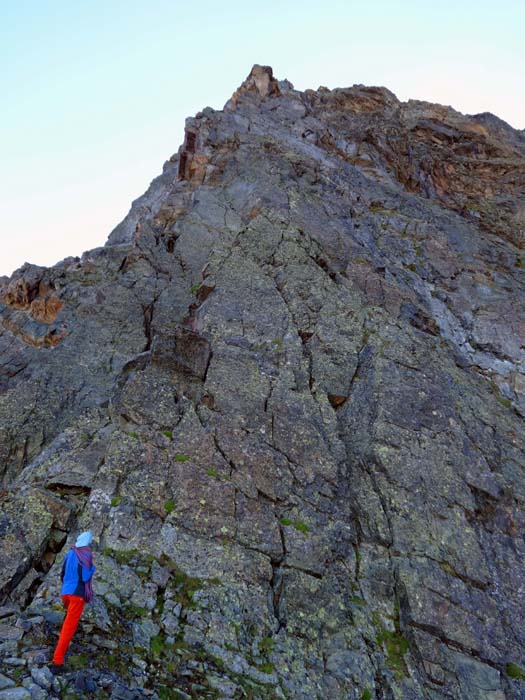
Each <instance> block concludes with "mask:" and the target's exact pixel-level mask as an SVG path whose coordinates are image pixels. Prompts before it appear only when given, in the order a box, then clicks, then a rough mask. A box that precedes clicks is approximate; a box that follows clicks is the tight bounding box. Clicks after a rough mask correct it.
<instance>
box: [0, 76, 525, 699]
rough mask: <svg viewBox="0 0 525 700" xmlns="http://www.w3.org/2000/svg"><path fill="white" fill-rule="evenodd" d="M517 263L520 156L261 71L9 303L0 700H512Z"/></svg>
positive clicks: (0, 389)
mask: <svg viewBox="0 0 525 700" xmlns="http://www.w3.org/2000/svg"><path fill="white" fill-rule="evenodd" d="M524 247H525V135H524V133H523V132H519V131H516V130H514V129H512V128H511V127H510V126H508V125H507V124H506V123H505V122H503V121H501V120H500V119H498V118H497V117H495V116H493V115H491V114H478V115H475V116H464V115H462V114H459V113H458V112H456V111H454V110H453V109H452V108H450V107H442V106H439V105H433V104H428V103H426V102H419V101H413V100H410V101H409V102H400V101H399V100H398V99H397V98H396V97H395V95H393V94H392V93H391V92H389V91H388V90H387V89H385V88H377V87H364V86H362V85H356V86H354V87H352V88H341V89H334V90H329V89H327V88H323V87H320V88H319V89H317V90H306V91H304V92H300V91H298V90H295V89H294V88H293V85H292V84H291V83H290V82H288V81H287V80H282V81H279V80H277V79H276V78H275V77H274V76H273V74H272V70H271V68H269V67H266V66H254V67H253V69H252V71H251V73H250V75H249V76H248V78H247V79H246V80H245V82H244V83H243V84H242V85H241V86H240V88H239V89H238V90H237V91H236V92H235V93H234V94H233V96H232V97H231V99H230V100H229V101H228V102H227V103H226V105H225V107H224V109H223V110H222V111H216V110H213V109H211V108H206V109H204V110H203V111H202V112H200V113H198V114H197V115H196V116H195V117H194V118H191V119H188V120H187V123H186V133H185V139H184V143H183V145H182V146H181V147H180V148H179V151H178V153H177V154H176V155H174V156H172V157H171V158H170V159H169V160H168V161H167V162H166V163H165V165H164V168H163V172H162V174H161V175H160V176H159V177H158V178H157V179H155V180H154V181H153V182H152V183H151V185H150V187H149V189H148V190H147V192H146V193H145V194H144V195H143V196H142V197H140V198H139V199H137V200H136V201H135V202H134V203H133V205H132V207H131V210H130V212H129V214H128V216H127V217H126V218H125V219H124V221H123V222H122V223H121V224H120V225H119V226H117V228H116V229H115V230H114V231H113V232H112V233H111V235H110V236H109V239H108V242H107V244H106V245H105V246H104V247H102V248H98V249H96V250H92V251H89V252H87V253H85V254H84V255H83V256H82V257H81V258H66V259H65V260H64V261H62V262H60V263H58V264H57V265H55V266H54V267H52V268H49V269H46V268H42V267H37V266H34V265H29V264H26V265H24V266H23V267H21V268H20V269H19V270H18V271H17V272H15V273H14V275H13V276H12V277H11V278H10V279H7V278H2V280H0V299H1V304H0V319H1V326H0V349H1V350H0V479H1V481H2V484H3V485H2V488H3V490H2V491H1V492H0V505H1V511H0V534H1V537H0V618H1V619H0V674H1V675H0V698H11V697H13V698H15V697H16V698H18V699H19V700H22V699H23V698H26V697H27V698H30V697H32V698H36V697H44V696H42V695H41V693H42V692H44V693H51V694H53V693H56V692H59V689H60V688H62V691H63V692H64V693H65V695H63V697H68V698H74V697H77V696H78V697H82V698H85V697H86V692H90V691H92V692H93V693H94V695H93V697H100V698H105V697H111V698H115V699H116V700H119V699H120V700H140V699H142V698H144V699H145V698H153V699H154V700H156V699H160V700H166V699H168V700H169V699H171V698H195V699H196V698H199V699H206V698H222V699H223V700H226V699H237V700H243V699H245V698H247V699H252V700H273V699H274V698H280V699H285V698H286V699H288V700H325V699H326V700H372V699H376V700H393V699H402V700H416V699H418V700H419V699H425V700H445V699H447V700H450V699H452V698H454V699H457V700H511V699H513V698H522V697H524V694H525V612H524V610H525V566H524V562H525V541H524V527H525V522H524V521H525V508H524V502H525V451H524V448H525V437H524V417H525V373H524V366H525V307H524V304H523V300H524V288H525V251H524ZM83 529H90V530H92V531H93V533H94V534H95V537H96V539H97V540H98V543H99V544H98V549H97V551H96V552H95V562H96V565H97V573H96V576H95V579H94V590H95V596H96V597H95V603H94V605H93V607H92V608H91V610H90V612H89V614H87V615H85V616H84V617H83V620H82V622H81V628H80V629H79V631H78V633H77V635H76V637H75V639H74V641H73V644H72V647H71V651H70V656H69V657H68V660H66V673H65V674H64V676H62V677H60V680H58V679H55V680H53V679H50V678H49V676H48V675H47V673H46V666H45V664H46V662H47V661H48V660H49V657H50V653H51V651H52V648H53V646H54V644H55V643H56V636H57V634H58V629H59V623H60V620H61V615H62V613H61V606H60V605H57V602H58V603H59V602H60V599H59V590H60V589H59V572H60V566H61V562H62V559H63V557H64V555H65V553H66V552H67V551H68V549H69V547H70V545H71V544H72V543H73V542H74V539H75V536H76V534H77V533H78V532H79V531H80V530H83ZM2 684H3V685H2ZM1 688H6V689H5V690H2V689H1ZM62 691H60V692H62ZM39 692H40V695H38V693H39ZM6 693H7V695H6ZM9 693H10V694H9ZM13 693H15V695H13ZM16 693H18V694H16ZM45 697H47V695H46V696H45Z"/></svg>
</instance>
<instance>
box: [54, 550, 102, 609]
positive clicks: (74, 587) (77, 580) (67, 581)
mask: <svg viewBox="0 0 525 700" xmlns="http://www.w3.org/2000/svg"><path fill="white" fill-rule="evenodd" d="M96 568H97V567H96V566H95V565H94V564H93V566H92V567H91V569H85V568H84V567H83V566H82V564H81V563H80V562H79V561H78V559H77V555H76V554H75V552H74V551H73V550H72V549H71V550H69V552H68V553H67V554H66V557H65V559H64V563H63V564H62V572H61V574H60V579H61V580H62V595H77V596H79V597H80V598H83V597H84V591H85V587H84V583H85V582H86V581H89V579H90V578H91V577H92V576H93V574H94V573H95V569H96Z"/></svg>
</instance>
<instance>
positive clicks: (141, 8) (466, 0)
mask: <svg viewBox="0 0 525 700" xmlns="http://www.w3.org/2000/svg"><path fill="white" fill-rule="evenodd" d="M524 30H525V2H523V0H519V1H518V0H499V2H495V1H494V0H490V2H489V1H485V0H476V1H474V0H456V1H455V2H451V1H449V0H441V1H440V2H436V1H435V0H431V1H428V2H427V0H418V1H416V0H407V1H401V0H389V1H388V0H360V1H357V0H346V1H343V0H341V1H338V0H335V1H331V0H324V2H320V1H317V2H312V1H311V0H301V1H297V0H280V1H279V2H277V1H276V0H265V2H263V3H249V2H239V1H237V0H232V1H230V2H229V1H228V0H223V1H222V2H219V1H217V0H215V1H213V2H212V1H211V0H200V2H198V3H193V2H191V0H185V1H184V2H179V0H171V1H168V0H147V1H146V0H142V1H141V2H138V1H136V0H126V1H124V0H104V1H103V2H101V1H99V0H91V1H90V2H80V0H0V66H1V70H0V90H1V96H2V99H1V108H0V149H1V150H0V154H1V157H0V243H1V248H0V250H1V254H0V275H2V274H10V273H11V272H12V271H13V270H14V269H15V268H17V267H19V266H20V265H21V264H22V263H23V262H24V261H29V262H33V263H37V264H41V265H51V264H53V263H55V262H57V261H58V260H61V259H62V258H64V257H66V256H68V255H79V254H81V253H82V252H83V251H84V250H88V249H90V248H93V247H96V246H99V245H103V244H104V242H105V240H106V238H107V236H108V234H109V233H110V231H111V229H112V228H113V227H114V226H115V225H116V224H117V223H118V222H119V221H120V220H121V219H122V218H123V217H124V215H125V214H126V213H127V211H128V209H129V206H130V203H131V200H132V199H134V198H136V197H137V196H139V195H140V194H142V193H143V192H144V191H145V190H146V188H147V186H148V184H149V182H150V181H151V180H152V178H153V177H155V176H156V175H157V174H158V173H159V172H160V171H161V168H162V164H163V162H164V161H165V160H166V159H167V158H168V157H169V156H170V155H171V154H172V153H174V152H176V151H177V149H178V147H179V145H180V143H181V141H182V137H183V131H184V119H185V117H187V116H191V115H193V114H195V113H196V112H197V111H199V110H200V109H203V108H204V107H206V106H208V105H209V106H211V107H214V108H218V109H221V108H222V107H223V105H224V103H225V102H226V100H227V99H228V98H229V97H230V96H231V94H232V93H233V92H234V90H235V89H236V88H237V87H238V86H239V85H240V83H241V82H242V81H243V80H244V78H245V77H246V75H247V74H248V73H249V71H250V69H251V67H252V65H253V64H254V63H262V64H267V65H271V66H272V67H273V69H274V74H275V75H276V77H277V78H279V79H283V78H288V79H289V80H291V81H292V83H293V84H294V85H295V87H296V88H298V89H301V90H304V89H306V88H317V87H318V86H319V85H326V86H327V87H330V88H334V87H347V86H350V85H353V84H355V83H363V84H365V85H385V86H386V87H388V88H390V89H391V90H392V91H393V92H394V93H395V94H396V95H397V96H398V97H399V98H400V99H402V100H406V99H409V98H415V99H424V100H428V101H431V102H439V103H442V104H450V105H452V106H453V107H455V108H456V109H458V110H459V111H461V112H464V113H469V114H473V113H477V112H483V111H490V112H494V113H495V114H497V115H498V116H499V117H501V118H502V119H505V120H506V121H508V122H509V123H510V124H511V125H512V126H514V127H515V128H519V129H523V128H525V98H524V94H525V90H524V87H525V86H524V76H525V48H524V46H525V42H524V39H523V35H524Z"/></svg>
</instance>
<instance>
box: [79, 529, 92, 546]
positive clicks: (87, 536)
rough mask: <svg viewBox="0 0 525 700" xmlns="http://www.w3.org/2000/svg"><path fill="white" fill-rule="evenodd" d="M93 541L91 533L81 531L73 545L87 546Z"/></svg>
mask: <svg viewBox="0 0 525 700" xmlns="http://www.w3.org/2000/svg"><path fill="white" fill-rule="evenodd" d="M92 542H93V535H92V534H91V532H89V531H87V532H82V533H81V534H80V535H79V536H78V537H77V541H76V542H75V547H89V545H90V544H91V543H92Z"/></svg>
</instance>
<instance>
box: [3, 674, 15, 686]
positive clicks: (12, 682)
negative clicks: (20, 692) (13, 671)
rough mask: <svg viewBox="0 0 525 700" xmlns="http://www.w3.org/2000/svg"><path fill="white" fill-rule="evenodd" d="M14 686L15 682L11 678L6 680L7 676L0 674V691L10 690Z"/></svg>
mask: <svg viewBox="0 0 525 700" xmlns="http://www.w3.org/2000/svg"><path fill="white" fill-rule="evenodd" d="M14 685H15V682H14V681H13V680H12V679H11V678H8V677H7V676H4V674H3V673H0V690H4V689H5V688H12V687H13V686H14Z"/></svg>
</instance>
